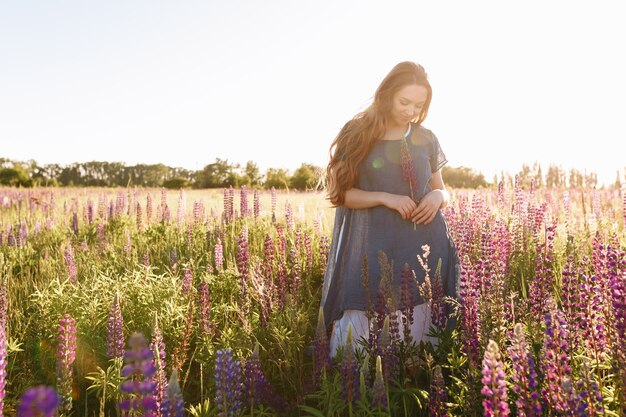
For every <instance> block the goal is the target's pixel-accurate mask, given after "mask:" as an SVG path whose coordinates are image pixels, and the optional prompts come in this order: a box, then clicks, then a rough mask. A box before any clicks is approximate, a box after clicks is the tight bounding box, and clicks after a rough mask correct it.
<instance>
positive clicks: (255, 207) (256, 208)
mask: <svg viewBox="0 0 626 417" xmlns="http://www.w3.org/2000/svg"><path fill="white" fill-rule="evenodd" d="M253 199H254V202H253V210H254V220H257V219H258V218H259V215H260V214H261V198H260V196H259V190H257V189H255V190H254V197H253Z"/></svg>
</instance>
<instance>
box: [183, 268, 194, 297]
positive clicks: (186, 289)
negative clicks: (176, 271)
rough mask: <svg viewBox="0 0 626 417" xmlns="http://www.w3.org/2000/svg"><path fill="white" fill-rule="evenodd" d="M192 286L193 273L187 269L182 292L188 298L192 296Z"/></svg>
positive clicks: (184, 274)
mask: <svg viewBox="0 0 626 417" xmlns="http://www.w3.org/2000/svg"><path fill="white" fill-rule="evenodd" d="M192 284H193V273H192V272H191V268H189V267H185V269H184V271H183V284H182V291H183V294H184V295H185V296H187V297H189V296H190V294H191V287H192Z"/></svg>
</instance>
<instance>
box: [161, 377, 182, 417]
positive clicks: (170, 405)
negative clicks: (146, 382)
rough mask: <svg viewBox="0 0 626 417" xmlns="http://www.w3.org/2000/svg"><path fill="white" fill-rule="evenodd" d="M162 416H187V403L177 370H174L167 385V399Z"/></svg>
mask: <svg viewBox="0 0 626 417" xmlns="http://www.w3.org/2000/svg"><path fill="white" fill-rule="evenodd" d="M161 415H162V416H163V417H184V416H185V402H184V401H183V393H182V391H181V390H180V385H179V384H178V371H177V370H176V369H173V370H172V375H171V376H170V380H169V382H168V383H167V397H166V398H165V401H164V402H163V406H162V407H161Z"/></svg>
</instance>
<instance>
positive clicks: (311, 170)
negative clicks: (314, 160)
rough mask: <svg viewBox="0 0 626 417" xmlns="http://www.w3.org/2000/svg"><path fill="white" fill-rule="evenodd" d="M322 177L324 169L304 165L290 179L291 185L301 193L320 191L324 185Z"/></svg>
mask: <svg viewBox="0 0 626 417" xmlns="http://www.w3.org/2000/svg"><path fill="white" fill-rule="evenodd" d="M321 175H322V168H320V167H318V166H315V165H313V164H307V163H304V164H302V165H300V168H298V169H296V171H295V172H294V173H293V175H292V176H291V178H290V179H289V185H290V187H291V188H294V189H296V190H301V191H304V190H314V189H319V188H320V186H321V185H322V180H321V179H322V177H321Z"/></svg>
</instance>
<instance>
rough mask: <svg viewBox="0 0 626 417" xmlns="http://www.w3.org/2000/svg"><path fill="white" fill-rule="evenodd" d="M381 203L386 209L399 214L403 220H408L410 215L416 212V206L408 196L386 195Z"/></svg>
mask: <svg viewBox="0 0 626 417" xmlns="http://www.w3.org/2000/svg"><path fill="white" fill-rule="evenodd" d="M383 203H384V205H385V206H386V207H387V208H390V209H391V210H395V211H397V212H398V213H400V216H402V219H403V220H409V219H410V218H411V213H413V212H414V211H415V210H417V204H416V203H415V201H413V199H412V198H411V197H409V196H408V195H398V194H387V195H386V196H385V198H384V201H383Z"/></svg>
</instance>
